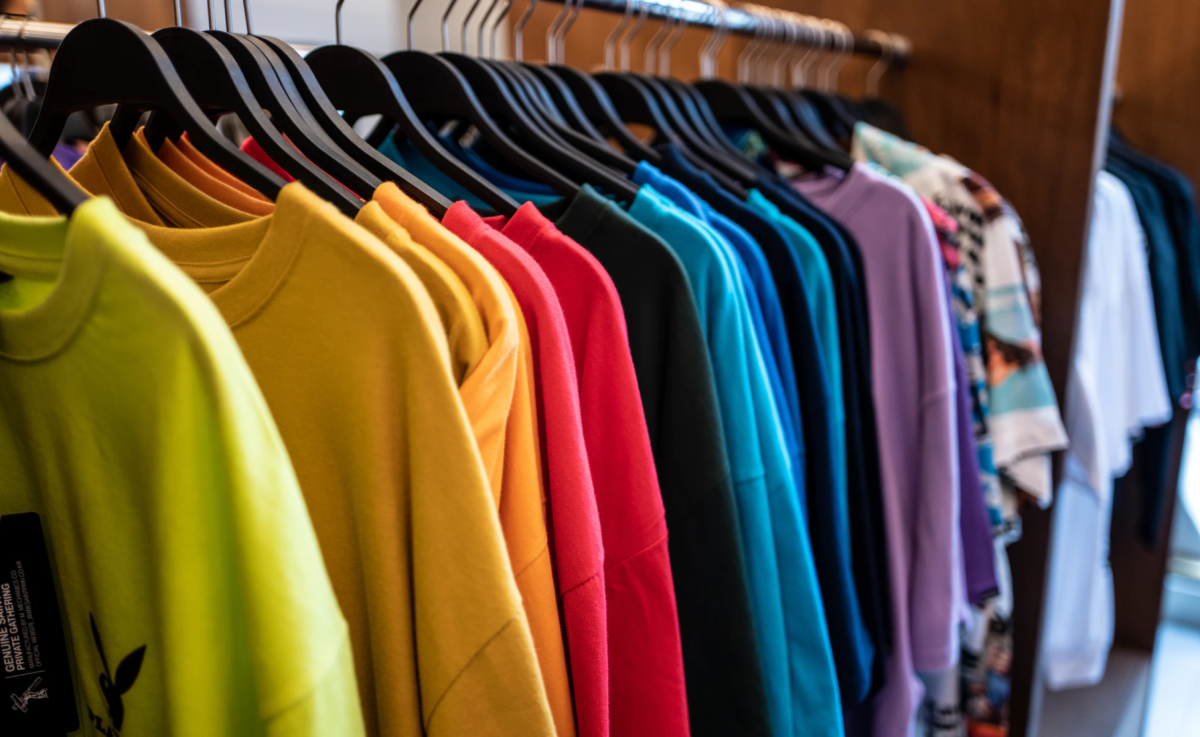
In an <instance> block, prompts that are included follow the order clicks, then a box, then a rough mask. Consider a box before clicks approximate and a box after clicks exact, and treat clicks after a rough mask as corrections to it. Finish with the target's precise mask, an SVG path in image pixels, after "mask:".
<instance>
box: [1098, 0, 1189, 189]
mask: <svg viewBox="0 0 1200 737" xmlns="http://www.w3.org/2000/svg"><path fill="white" fill-rule="evenodd" d="M1125 3H1126V6H1127V12H1126V14H1125V30H1124V35H1123V37H1122V39H1121V59H1120V63H1119V64H1118V66H1117V85H1118V88H1119V90H1120V102H1119V103H1118V104H1117V106H1116V109H1115V110H1114V112H1113V124H1114V125H1115V126H1116V127H1117V128H1118V129H1119V130H1121V131H1122V132H1123V133H1124V134H1125V135H1126V136H1128V137H1129V139H1130V140H1131V141H1132V142H1133V144H1134V145H1136V146H1137V147H1138V148H1141V149H1143V150H1145V151H1147V152H1148V153H1150V154H1151V155H1152V156H1155V157H1158V158H1160V159H1162V160H1164V161H1167V162H1169V163H1171V164H1172V165H1173V166H1175V167H1178V168H1179V169H1182V170H1183V171H1184V172H1185V173H1186V174H1187V175H1188V176H1189V177H1191V178H1192V180H1193V181H1200V145H1197V135H1198V131H1200V97H1198V96H1197V95H1196V93H1195V91H1196V90H1197V89H1200V33H1198V32H1197V31H1198V29H1200V3H1197V2H1195V1H1194V0H1125Z"/></svg>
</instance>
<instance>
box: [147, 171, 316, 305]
mask: <svg viewBox="0 0 1200 737" xmlns="http://www.w3.org/2000/svg"><path fill="white" fill-rule="evenodd" d="M322 205H323V203H322V202H321V201H320V200H319V199H318V198H317V197H316V195H314V194H312V193H311V192H309V191H308V190H307V189H305V188H304V186H303V185H301V184H297V183H292V184H288V185H286V186H285V187H284V188H283V189H282V190H280V192H279V197H278V199H277V200H276V202H275V212H274V214H272V215H266V216H263V217H261V218H256V219H254V220H250V221H248V222H244V223H238V224H236V225H226V226H222V227H218V228H165V227H160V226H154V225H147V224H145V223H137V226H138V227H140V228H141V229H142V230H143V231H144V232H145V233H146V235H147V236H149V238H150V241H151V242H152V243H153V244H154V245H155V246H156V247H157V248H158V249H159V250H160V251H162V252H163V253H164V254H166V256H167V257H168V258H170V259H171V260H172V261H174V262H175V264H176V265H177V266H178V267H179V268H181V269H183V271H184V272H186V273H187V274H188V276H190V277H191V278H192V279H194V280H195V281H196V282H198V283H200V284H213V283H220V284H221V286H219V287H217V288H216V289H214V290H213V291H211V292H209V293H208V296H209V298H210V299H211V300H212V301H213V303H214V304H216V306H217V309H218V310H220V311H221V315H222V316H223V317H224V318H225V321H226V322H227V323H228V324H229V326H230V327H231V328H232V327H237V326H238V325H239V324H241V323H243V322H245V321H247V320H249V319H250V318H251V317H253V316H254V315H255V314H257V312H258V311H259V310H260V309H261V308H262V307H263V306H264V305H265V304H266V302H267V301H269V300H270V299H271V297H273V296H274V294H275V292H276V290H277V289H278V288H279V286H280V285H281V284H282V283H283V281H284V278H285V277H286V276H287V273H288V271H289V270H290V269H291V265H292V263H293V262H294V260H295V258H296V256H297V254H298V253H299V252H300V250H301V247H302V246H303V242H304V240H305V237H306V234H307V231H308V219H309V217H311V215H312V213H313V212H315V211H316V210H317V209H318V208H320V207H321V206H322Z"/></svg>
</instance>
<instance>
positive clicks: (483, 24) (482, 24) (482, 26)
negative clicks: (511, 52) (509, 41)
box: [477, 0, 512, 59]
mask: <svg viewBox="0 0 1200 737" xmlns="http://www.w3.org/2000/svg"><path fill="white" fill-rule="evenodd" d="M508 1H509V3H511V2H512V0H508ZM499 4H500V0H492V4H491V5H489V6H488V7H487V10H485V11H483V17H482V18H480V19H479V37H478V39H477V40H478V42H479V56H480V57H484V56H486V52H485V51H484V46H483V40H484V36H485V34H486V32H487V22H488V18H489V17H491V15H492V11H494V10H495V9H496V6H497V5H499ZM507 9H508V7H507V6H505V10H507ZM500 17H501V18H502V17H504V14H503V13H501V14H500ZM499 22H500V18H497V19H496V23H499ZM492 58H493V59H494V58H496V25H495V23H493V24H492Z"/></svg>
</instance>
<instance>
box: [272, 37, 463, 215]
mask: <svg viewBox="0 0 1200 737" xmlns="http://www.w3.org/2000/svg"><path fill="white" fill-rule="evenodd" d="M256 38H257V39H258V40H259V41H261V42H262V43H264V44H266V45H267V46H269V47H270V48H271V49H272V50H273V51H274V52H275V53H276V54H278V55H279V58H280V60H281V61H282V62H283V64H284V66H285V67H287V71H288V73H289V75H290V77H291V82H292V83H293V84H294V85H295V87H296V90H297V91H298V92H299V93H300V96H301V98H302V99H303V101H304V104H305V106H306V107H307V109H308V110H309V111H310V112H311V113H312V116H313V117H314V118H315V119H316V122H317V124H318V126H319V127H320V129H321V130H322V131H324V133H325V135H326V136H328V138H329V139H330V140H332V141H333V144H334V145H335V146H336V147H337V149H338V150H339V151H341V152H343V153H344V154H346V155H347V156H348V157H349V158H350V159H351V160H352V161H354V162H355V163H357V164H358V165H359V166H361V167H362V168H363V169H365V170H366V171H368V172H370V173H371V174H372V175H374V176H375V177H378V178H379V179H381V180H383V181H389V182H395V183H396V185H397V186H399V187H400V189H401V190H403V191H404V193H405V194H407V195H408V196H410V197H412V198H413V199H414V200H416V201H418V202H420V203H421V204H422V205H424V206H425V207H426V209H428V210H429V211H430V212H431V213H433V214H434V215H435V216H436V217H441V216H442V215H444V214H445V212H446V210H447V209H449V207H450V205H451V204H453V203H451V202H450V201H449V200H448V199H446V198H445V197H443V196H442V195H441V194H439V193H438V192H437V190H435V189H433V188H432V187H430V186H429V185H428V184H426V183H424V182H422V181H421V180H420V179H418V178H417V177H415V176H413V175H412V174H411V173H410V172H408V171H406V170H405V169H404V168H403V167H401V166H400V165H399V164H397V163H396V162H394V161H392V160H391V159H389V158H388V157H386V156H384V155H383V154H382V153H380V152H379V151H378V150H376V149H375V148H373V147H372V146H370V145H368V144H367V142H366V141H364V140H363V139H362V137H361V136H359V135H358V134H357V133H355V132H354V129H353V128H351V127H350V125H349V124H348V123H347V122H346V121H345V120H344V119H343V118H342V116H341V115H339V114H338V108H336V107H334V105H333V103H332V102H331V101H330V99H329V97H328V95H327V94H326V93H325V90H324V89H323V88H322V86H321V84H320V82H318V81H317V78H316V76H315V75H314V74H313V73H312V70H311V69H310V68H309V66H308V63H307V62H306V61H305V60H304V58H303V57H301V56H300V54H299V53H298V52H297V51H296V50H295V49H293V48H292V47H291V46H290V45H289V44H286V43H284V42H282V41H280V40H279V39H277V38H273V37H271V36H256ZM285 82H286V80H285Z"/></svg>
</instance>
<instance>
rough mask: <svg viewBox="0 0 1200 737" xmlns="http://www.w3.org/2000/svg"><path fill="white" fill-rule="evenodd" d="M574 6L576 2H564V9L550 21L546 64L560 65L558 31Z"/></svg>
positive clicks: (547, 30)
mask: <svg viewBox="0 0 1200 737" xmlns="http://www.w3.org/2000/svg"><path fill="white" fill-rule="evenodd" d="M573 5H574V0H563V5H562V9H561V10H559V11H558V14H557V15H555V16H554V20H552V21H550V25H549V27H547V28H546V62H547V63H549V64H557V63H558V29H559V27H560V26H561V25H562V24H563V21H565V20H566V19H567V16H568V15H570V13H571V7H572V6H573Z"/></svg>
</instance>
